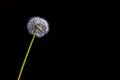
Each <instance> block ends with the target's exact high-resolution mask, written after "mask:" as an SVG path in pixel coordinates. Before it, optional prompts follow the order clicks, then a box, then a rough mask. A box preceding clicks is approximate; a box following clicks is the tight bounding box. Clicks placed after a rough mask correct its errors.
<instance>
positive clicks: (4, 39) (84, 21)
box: [0, 0, 103, 80]
mask: <svg viewBox="0 0 120 80" xmlns="http://www.w3.org/2000/svg"><path fill="white" fill-rule="evenodd" d="M96 5H97V4H96ZM96 5H94V6H93V5H91V4H89V2H73V1H69V2H64V1H58V0H56V1H51V0H49V1H47V0H44V1H43V0H42V1H41V0H39V1H37V0H24V1H20V0H19V1H18V0H12V1H1V2H0V24H1V25H0V28H1V29H0V33H1V38H0V39H1V42H0V46H1V51H0V53H1V56H0V63H1V65H0V67H1V68H0V70H1V71H0V73H1V74H2V76H1V77H0V80H3V78H4V80H6V79H7V78H9V79H10V80H16V79H17V77H18V74H19V70H20V68H21V65H22V62H23V59H24V57H25V53H26V51H27V49H28V46H29V44H30V41H31V39H32V35H30V34H29V33H28V31H27V28H26V25H27V22H28V20H29V19H30V18H31V17H34V16H39V17H42V18H45V19H46V20H47V21H48V23H49V27H50V31H49V33H48V35H46V36H45V37H43V38H40V39H39V38H35V41H34V43H33V45H32V48H31V51H30V54H29V56H28V59H27V62H26V65H25V67H24V71H23V74H22V76H21V80H66V79H68V78H70V79H72V78H73V79H75V78H76V77H75V76H80V78H81V77H84V79H85V78H88V77H89V78H90V79H93V77H94V76H98V75H97V74H96V75H94V76H93V75H92V74H94V73H97V72H99V70H98V71H96V70H97V69H98V68H97V67H98V66H99V65H96V64H97V63H99V61H98V59H99V55H100V54H99V53H100V52H101V50H98V49H102V48H99V47H97V46H98V45H99V44H100V43H101V42H99V41H98V40H101V38H100V37H98V36H99V34H97V33H98V32H99V29H101V24H100V23H102V21H101V20H100V17H101V16H102V14H103V13H102V12H100V8H99V7H95V6H96ZM98 13H100V14H101V15H99V14H98ZM97 19H99V21H98V20H97ZM96 26H97V27H96ZM101 41H102V40H101ZM96 53H98V54H96ZM93 65H95V66H93ZM92 68H94V69H96V70H95V71H93V70H92ZM86 75H87V77H85V76H86ZM89 75H92V76H89Z"/></svg>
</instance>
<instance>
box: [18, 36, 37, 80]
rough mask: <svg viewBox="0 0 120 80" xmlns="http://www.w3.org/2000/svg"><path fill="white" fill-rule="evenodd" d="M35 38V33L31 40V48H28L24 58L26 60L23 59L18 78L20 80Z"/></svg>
mask: <svg viewBox="0 0 120 80" xmlns="http://www.w3.org/2000/svg"><path fill="white" fill-rule="evenodd" d="M34 39H35V35H34V36H33V38H32V40H31V42H30V45H29V48H28V50H27V53H26V56H25V58H24V61H23V64H22V67H21V69H20V72H19V75H18V79H17V80H20V77H21V74H22V72H23V68H24V66H25V63H26V60H27V57H28V55H29V52H30V49H31V46H32V44H33V41H34Z"/></svg>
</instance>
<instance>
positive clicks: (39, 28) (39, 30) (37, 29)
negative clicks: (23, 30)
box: [27, 17, 49, 38]
mask: <svg viewBox="0 0 120 80" xmlns="http://www.w3.org/2000/svg"><path fill="white" fill-rule="evenodd" d="M27 29H28V31H29V33H30V34H33V35H34V34H35V35H36V36H37V37H39V38H41V37H43V36H45V35H46V34H47V33H48V31H49V25H48V22H47V21H46V20H45V19H43V18H40V17H32V18H31V19H30V20H29V22H28V24H27Z"/></svg>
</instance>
